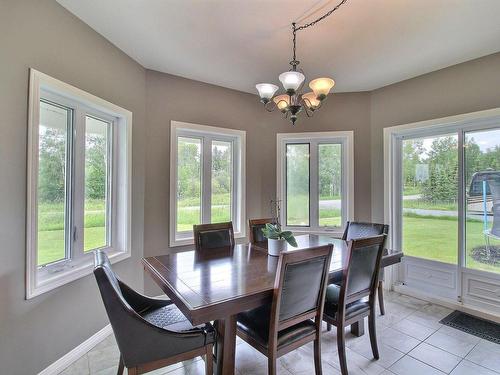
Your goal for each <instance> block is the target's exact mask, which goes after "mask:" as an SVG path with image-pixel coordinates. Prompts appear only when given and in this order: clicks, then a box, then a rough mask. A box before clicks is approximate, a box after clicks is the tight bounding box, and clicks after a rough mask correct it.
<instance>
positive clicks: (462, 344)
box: [425, 329, 479, 358]
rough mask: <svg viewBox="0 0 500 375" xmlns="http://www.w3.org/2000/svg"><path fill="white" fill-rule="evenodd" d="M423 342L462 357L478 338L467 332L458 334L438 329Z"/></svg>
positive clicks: (474, 344)
mask: <svg viewBox="0 0 500 375" xmlns="http://www.w3.org/2000/svg"><path fill="white" fill-rule="evenodd" d="M460 333H463V332H460ZM469 336H470V337H469ZM425 342H426V343H428V344H431V345H433V346H436V347H438V348H440V349H443V350H445V351H447V352H448V353H451V354H454V355H457V356H459V357H462V358H464V357H465V356H466V355H467V354H469V352H470V351H471V350H472V349H473V348H474V346H476V344H477V343H478V342H479V338H477V337H475V336H472V335H467V334H465V335H459V334H455V333H454V332H450V331H448V330H442V329H440V330H439V331H437V332H436V333H434V334H433V335H432V336H430V337H429V338H428V339H427V340H425Z"/></svg>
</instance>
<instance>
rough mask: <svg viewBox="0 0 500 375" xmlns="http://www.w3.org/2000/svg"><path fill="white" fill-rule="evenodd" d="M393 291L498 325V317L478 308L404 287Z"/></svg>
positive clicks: (397, 287) (398, 286) (394, 287)
mask: <svg viewBox="0 0 500 375" xmlns="http://www.w3.org/2000/svg"><path fill="white" fill-rule="evenodd" d="M393 289H394V291H395V292H397V293H401V294H406V295H408V296H411V297H415V298H418V299H421V300H424V301H427V302H430V303H434V304H436V305H441V306H444V307H447V308H449V309H453V310H458V311H462V312H464V313H467V314H470V315H474V316H477V317H478V318H482V319H487V320H491V321H493V322H496V323H500V316H498V315H496V314H494V313H491V312H489V311H485V310H482V309H480V308H474V307H468V306H464V305H462V304H461V303H460V302H458V301H455V300H452V299H449V298H444V297H436V296H433V295H430V294H427V293H424V292H422V291H420V290H417V289H414V288H410V287H408V286H406V285H394V286H393Z"/></svg>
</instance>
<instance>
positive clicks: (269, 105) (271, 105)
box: [264, 100, 277, 112]
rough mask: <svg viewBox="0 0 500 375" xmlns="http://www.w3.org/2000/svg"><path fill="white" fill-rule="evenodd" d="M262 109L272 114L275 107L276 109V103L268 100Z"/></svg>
mask: <svg viewBox="0 0 500 375" xmlns="http://www.w3.org/2000/svg"><path fill="white" fill-rule="evenodd" d="M264 108H265V109H266V111H267V112H274V110H275V109H276V108H277V107H276V103H275V102H274V100H270V101H268V102H267V103H266V104H264Z"/></svg>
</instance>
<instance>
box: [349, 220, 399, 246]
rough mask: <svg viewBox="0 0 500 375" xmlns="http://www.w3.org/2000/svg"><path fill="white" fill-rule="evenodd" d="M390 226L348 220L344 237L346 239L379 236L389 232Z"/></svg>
mask: <svg viewBox="0 0 500 375" xmlns="http://www.w3.org/2000/svg"><path fill="white" fill-rule="evenodd" d="M388 232H389V226H388V225H387V224H376V223H362V222H356V221H348V222H347V224H346V227H345V230H344V235H343V236H342V239H343V240H344V241H350V240H357V239H359V238H366V237H373V236H379V235H381V234H387V233H388Z"/></svg>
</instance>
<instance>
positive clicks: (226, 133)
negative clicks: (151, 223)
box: [169, 121, 246, 247]
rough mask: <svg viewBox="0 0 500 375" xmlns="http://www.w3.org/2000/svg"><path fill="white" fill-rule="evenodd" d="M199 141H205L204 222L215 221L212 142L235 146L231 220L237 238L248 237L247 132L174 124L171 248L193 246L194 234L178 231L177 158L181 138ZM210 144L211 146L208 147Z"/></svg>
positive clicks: (202, 181)
mask: <svg viewBox="0 0 500 375" xmlns="http://www.w3.org/2000/svg"><path fill="white" fill-rule="evenodd" d="M179 137H183V138H196V139H200V140H201V168H200V169H201V172H200V173H201V176H200V177H201V200H200V205H201V206H200V211H201V212H200V218H201V223H209V222H211V201H212V194H211V192H212V179H211V171H212V141H223V142H230V143H231V151H232V155H231V157H232V186H231V189H232V191H231V194H232V202H231V221H232V222H233V228H234V237H235V238H244V237H245V236H246V225H245V217H246V214H245V205H246V202H245V186H246V182H245V167H246V161H245V160H246V159H245V157H246V156H245V154H246V131H244V130H236V129H228V128H220V127H215V126H207V125H199V124H192V123H187V122H180V121H171V126H170V210H169V245H170V247H176V246H183V245H192V244H194V238H193V234H192V231H184V232H178V231H177V185H178V184H177V155H178V147H177V145H178V142H177V140H178V138H179ZM206 145H209V147H205V146H206Z"/></svg>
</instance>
